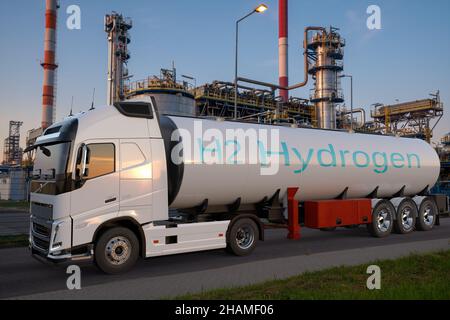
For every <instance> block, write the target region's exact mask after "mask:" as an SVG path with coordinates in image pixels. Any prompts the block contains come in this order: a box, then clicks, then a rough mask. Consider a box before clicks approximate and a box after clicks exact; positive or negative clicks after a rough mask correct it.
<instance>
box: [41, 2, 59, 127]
mask: <svg viewBox="0 0 450 320" xmlns="http://www.w3.org/2000/svg"><path fill="white" fill-rule="evenodd" d="M57 10H58V3H57V0H46V2H45V39H44V61H43V62H42V63H41V66H42V67H43V68H44V86H43V89H42V123H41V125H42V128H43V129H46V128H48V127H49V126H50V125H51V124H52V123H53V108H54V107H55V106H54V103H55V96H54V95H55V72H56V68H58V65H57V64H56V61H55V59H56V58H55V53H56V21H57Z"/></svg>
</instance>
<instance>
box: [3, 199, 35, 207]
mask: <svg viewBox="0 0 450 320" xmlns="http://www.w3.org/2000/svg"><path fill="white" fill-rule="evenodd" d="M29 207H30V203H29V202H28V201H10V200H0V208H8V209H10V208H12V209H28V208H29Z"/></svg>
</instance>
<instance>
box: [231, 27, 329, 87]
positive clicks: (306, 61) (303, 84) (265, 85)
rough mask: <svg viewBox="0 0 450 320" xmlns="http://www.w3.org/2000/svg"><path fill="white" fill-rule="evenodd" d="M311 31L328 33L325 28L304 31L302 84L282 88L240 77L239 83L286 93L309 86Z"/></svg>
mask: <svg viewBox="0 0 450 320" xmlns="http://www.w3.org/2000/svg"><path fill="white" fill-rule="evenodd" d="M309 31H322V32H326V29H325V28H323V27H306V28H305V31H304V38H305V39H304V41H303V48H304V53H303V55H304V80H303V81H302V82H300V83H297V84H294V85H292V86H280V85H278V84H274V83H268V82H263V81H258V80H253V79H248V78H242V77H238V78H237V80H238V82H239V81H241V82H246V83H252V84H256V85H258V86H263V87H268V88H271V89H272V90H276V89H278V90H286V91H291V90H295V89H298V88H301V87H304V86H306V85H307V84H308V76H309V74H308V70H309V60H308V33H309Z"/></svg>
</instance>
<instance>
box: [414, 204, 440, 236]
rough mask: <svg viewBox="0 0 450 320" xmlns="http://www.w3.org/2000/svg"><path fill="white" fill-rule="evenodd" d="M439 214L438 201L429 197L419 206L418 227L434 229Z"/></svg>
mask: <svg viewBox="0 0 450 320" xmlns="http://www.w3.org/2000/svg"><path fill="white" fill-rule="evenodd" d="M437 215H438V208H437V205H436V202H434V201H433V200H432V199H430V198H427V199H425V200H423V201H422V203H421V204H420V208H419V216H418V218H417V223H416V228H417V230H420V231H430V230H431V229H433V227H434V225H435V223H436V219H437Z"/></svg>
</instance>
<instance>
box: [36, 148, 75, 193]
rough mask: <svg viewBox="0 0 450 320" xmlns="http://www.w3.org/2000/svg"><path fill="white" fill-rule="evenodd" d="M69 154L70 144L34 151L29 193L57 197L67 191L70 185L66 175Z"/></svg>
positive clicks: (68, 176) (68, 175)
mask: <svg viewBox="0 0 450 320" xmlns="http://www.w3.org/2000/svg"><path fill="white" fill-rule="evenodd" d="M69 153H70V142H67V143H60V144H56V145H51V146H42V147H38V148H37V149H36V159H35V161H34V168H33V179H32V182H31V192H33V193H42V194H49V195H57V194H60V193H64V192H66V191H67V188H68V186H69V185H70V180H69V178H70V174H68V173H67V162H68V159H69Z"/></svg>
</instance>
